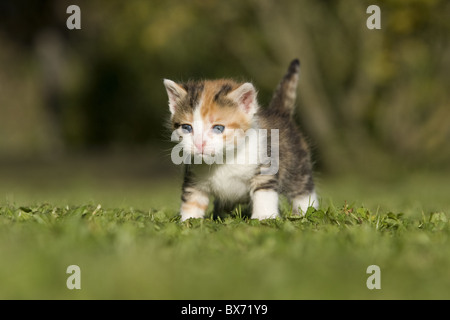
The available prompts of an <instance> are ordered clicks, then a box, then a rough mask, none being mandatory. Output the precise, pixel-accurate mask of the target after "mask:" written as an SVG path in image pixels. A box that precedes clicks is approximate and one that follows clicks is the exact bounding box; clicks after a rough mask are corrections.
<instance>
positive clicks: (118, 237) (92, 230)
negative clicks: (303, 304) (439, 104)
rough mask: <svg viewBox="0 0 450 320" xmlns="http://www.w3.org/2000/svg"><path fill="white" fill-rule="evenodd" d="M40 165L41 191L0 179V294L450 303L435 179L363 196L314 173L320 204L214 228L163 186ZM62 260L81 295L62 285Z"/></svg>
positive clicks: (445, 225)
mask: <svg viewBox="0 0 450 320" xmlns="http://www.w3.org/2000/svg"><path fill="white" fill-rule="evenodd" d="M51 168H52V170H49V171H47V174H48V176H47V178H48V179H49V180H48V181H49V182H48V184H46V186H47V187H48V189H47V188H46V187H45V186H43V187H41V188H38V187H36V186H35V184H38V183H39V181H42V180H39V179H38V180H37V181H36V180H35V179H33V180H27V179H26V177H27V176H36V174H32V173H33V172H35V171H33V170H31V169H28V170H29V171H27V170H25V172H24V171H23V170H21V171H20V173H18V174H16V175H10V176H8V174H6V173H2V172H1V170H0V174H2V176H3V178H4V179H3V180H2V185H3V186H5V185H7V186H8V188H5V189H1V188H0V191H1V192H2V194H4V195H5V198H4V200H2V201H0V284H1V286H0V298H2V299H15V298H17V299H449V298H450V290H448V288H450V274H449V272H448V270H449V267H450V246H449V236H450V223H449V220H448V218H449V216H448V212H449V211H448V200H447V198H446V197H445V195H446V194H448V191H449V187H448V186H447V184H446V181H448V179H447V178H446V177H445V176H444V175H434V176H433V175H430V174H427V175H422V174H418V175H416V178H415V179H412V178H410V179H402V180H401V181H403V182H404V183H400V182H397V183H395V184H392V183H386V182H378V187H377V182H376V181H375V180H373V181H372V184H371V186H367V188H365V189H364V188H361V187H360V184H361V183H362V184H363V185H364V182H365V181H364V180H363V181H362V182H361V180H358V179H355V178H353V177H352V178H348V177H347V178H346V177H342V178H336V179H332V178H321V179H320V180H321V181H320V185H321V186H320V188H321V194H322V196H323V197H324V200H323V202H322V204H321V207H320V209H319V210H314V209H312V208H311V209H310V210H309V211H308V213H307V214H306V216H305V217H298V216H291V215H290V214H289V212H290V208H289V206H288V205H287V203H285V202H284V203H283V206H282V213H283V217H282V218H278V219H275V220H266V221H257V220H251V219H248V217H246V216H245V215H244V214H243V213H242V212H243V211H242V210H240V208H238V209H237V210H236V211H235V212H234V214H233V215H231V216H229V217H226V218H224V219H222V220H220V219H218V220H213V219H210V218H206V219H203V220H189V221H186V222H180V221H179V217H178V216H177V215H176V214H177V208H178V205H179V202H178V201H179V200H178V197H179V194H178V193H177V190H178V187H179V186H178V181H176V180H174V181H173V182H169V179H164V178H163V179H161V180H157V181H158V182H157V183H155V182H153V183H151V184H146V183H145V180H146V179H145V177H144V178H143V179H137V180H136V179H135V178H133V179H130V180H126V179H125V176H126V175H123V176H122V177H121V179H119V180H120V181H121V182H122V183H123V184H124V185H122V187H120V183H118V184H114V183H112V182H111V180H108V179H106V178H105V177H103V176H102V177H100V178H101V179H97V178H99V177H95V174H94V173H93V172H97V171H95V170H93V171H92V175H93V176H91V177H90V180H89V179H86V176H89V175H83V174H82V176H83V179H82V180H78V179H77V178H72V180H70V179H69V176H67V177H65V176H64V175H63V176H61V174H60V173H58V174H55V175H54V176H53V177H52V174H51V173H50V172H53V170H54V166H51ZM95 169H97V167H95ZM30 170H31V171H30ZM44 171H45V170H44ZM44 171H42V170H39V172H40V174H41V175H38V177H39V178H41V177H42V176H45V174H44ZM5 172H6V171H5ZM8 172H10V171H8ZM64 172H66V171H64ZM18 175H22V176H21V179H19V180H18V182H16V184H14V181H15V180H14V179H13V177H17V176H18ZM149 175H151V174H149ZM75 176H77V175H75ZM52 179H55V181H58V179H62V180H64V183H65V184H63V183H62V182H61V184H63V185H64V187H63V188H55V185H58V184H57V183H56V182H52V181H53V180H52ZM5 181H6V182H5ZM83 181H84V182H83ZM86 181H90V183H87V182H86ZM171 181H172V180H171ZM358 181H359V182H358ZM412 181H416V183H415V184H414V183H411V182H412ZM418 182H420V184H422V186H423V185H424V184H425V185H427V186H428V187H427V188H423V187H422V188H420V186H419V183H418ZM53 183H54V184H55V185H53ZM24 185H25V186H28V188H29V189H27V188H24V187H23V186H24ZM80 185H83V186H86V185H90V186H91V187H90V188H88V189H86V188H80ZM18 186H22V188H19V187H18ZM125 186H126V187H125ZM382 186H384V190H385V192H384V193H383V192H382V190H383V187H382ZM116 188H117V189H116ZM425 189H426V191H424V190H425ZM429 189H432V190H435V192H430V191H429ZM393 190H397V191H396V193H392V192H391V191H393ZM32 191H34V192H32ZM145 194H147V197H146V198H145V197H144V195H145ZM149 194H150V195H153V196H148V195H149ZM175 200H176V201H175ZM350 201H354V202H350ZM244 211H245V210H244ZM73 264H75V265H78V266H79V267H80V269H81V290H69V289H67V287H66V280H67V278H68V277H69V274H67V273H66V269H67V267H68V266H69V265H73ZM370 265H378V266H379V267H380V270H381V289H380V290H377V289H374V290H369V289H368V288H367V287H366V280H367V278H368V277H369V276H370V274H367V273H366V270H367V267H368V266H370Z"/></svg>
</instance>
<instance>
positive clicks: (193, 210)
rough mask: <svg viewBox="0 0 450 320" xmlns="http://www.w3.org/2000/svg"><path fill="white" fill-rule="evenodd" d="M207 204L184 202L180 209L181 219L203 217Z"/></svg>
mask: <svg viewBox="0 0 450 320" xmlns="http://www.w3.org/2000/svg"><path fill="white" fill-rule="evenodd" d="M206 208H207V205H203V206H199V205H198V204H196V203H183V204H182V205H181V209H180V215H181V221H186V220H188V219H190V218H196V219H198V218H203V217H204V216H205V211H206Z"/></svg>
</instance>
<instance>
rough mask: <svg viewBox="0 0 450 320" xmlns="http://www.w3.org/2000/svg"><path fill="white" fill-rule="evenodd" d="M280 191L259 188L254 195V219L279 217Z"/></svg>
mask: <svg viewBox="0 0 450 320" xmlns="http://www.w3.org/2000/svg"><path fill="white" fill-rule="evenodd" d="M278 216H279V214H278V193H277V192H276V191H273V190H259V191H256V192H255V194H254V195H253V210H252V217H251V218H252V219H258V220H264V219H275V218H276V217H278Z"/></svg>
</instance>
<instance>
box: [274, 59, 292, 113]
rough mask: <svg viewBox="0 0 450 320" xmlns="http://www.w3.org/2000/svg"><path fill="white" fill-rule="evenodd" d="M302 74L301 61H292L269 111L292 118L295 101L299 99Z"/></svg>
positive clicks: (275, 93) (276, 91)
mask: <svg viewBox="0 0 450 320" xmlns="http://www.w3.org/2000/svg"><path fill="white" fill-rule="evenodd" d="M299 72H300V61H299V60H298V59H294V60H292V62H291V64H290V65H289V68H288V71H287V73H286V74H285V75H284V77H283V79H282V80H281V82H280V83H279V84H278V87H277V89H276V90H275V92H274V93H273V96H272V100H271V101H270V104H269V109H272V110H273V111H276V112H277V113H281V114H285V115H289V116H292V115H293V114H294V106H295V99H296V97H297V83H298V76H299Z"/></svg>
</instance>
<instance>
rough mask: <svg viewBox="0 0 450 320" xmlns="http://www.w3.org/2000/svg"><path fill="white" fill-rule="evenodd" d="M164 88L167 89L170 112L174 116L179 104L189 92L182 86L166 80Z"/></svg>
mask: <svg viewBox="0 0 450 320" xmlns="http://www.w3.org/2000/svg"><path fill="white" fill-rule="evenodd" d="M164 86H165V87H166V91H167V96H168V97H169V109H170V112H171V113H172V114H174V113H175V109H176V107H177V104H178V102H179V101H180V100H181V99H182V98H183V97H184V96H185V95H186V93H187V92H186V90H184V89H183V88H182V87H181V86H180V85H178V84H176V83H175V82H173V81H172V80H169V79H164Z"/></svg>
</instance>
